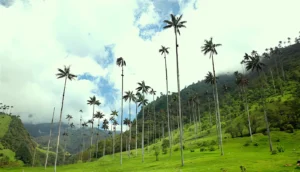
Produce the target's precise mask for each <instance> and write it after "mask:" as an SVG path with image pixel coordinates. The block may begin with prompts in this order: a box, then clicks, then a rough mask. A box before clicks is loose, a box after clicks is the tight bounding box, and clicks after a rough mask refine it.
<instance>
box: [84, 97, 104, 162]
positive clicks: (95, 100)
mask: <svg viewBox="0 0 300 172" xmlns="http://www.w3.org/2000/svg"><path fill="white" fill-rule="evenodd" d="M87 104H88V105H91V106H93V114H92V119H91V120H92V121H90V123H91V122H94V117H95V105H97V106H99V105H100V104H101V103H100V102H99V100H97V99H96V97H95V96H93V97H90V99H89V100H87ZM91 124H92V130H91V148H90V161H91V159H92V146H93V135H94V125H93V123H91Z"/></svg>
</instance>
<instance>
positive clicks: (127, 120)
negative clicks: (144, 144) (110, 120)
mask: <svg viewBox="0 0 300 172" xmlns="http://www.w3.org/2000/svg"><path fill="white" fill-rule="evenodd" d="M123 124H124V125H126V126H127V127H128V128H129V130H130V124H131V121H130V120H129V119H128V118H125V119H124V121H123ZM128 140H129V139H126V143H128V142H129V141H128ZM128 145H130V143H129V144H128ZM128 148H130V146H128ZM127 153H128V157H130V150H129V149H128V152H127Z"/></svg>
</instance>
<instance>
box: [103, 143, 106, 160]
mask: <svg viewBox="0 0 300 172" xmlns="http://www.w3.org/2000/svg"><path fill="white" fill-rule="evenodd" d="M103 144H104V145H103V156H105V146H106V139H104V142H103Z"/></svg>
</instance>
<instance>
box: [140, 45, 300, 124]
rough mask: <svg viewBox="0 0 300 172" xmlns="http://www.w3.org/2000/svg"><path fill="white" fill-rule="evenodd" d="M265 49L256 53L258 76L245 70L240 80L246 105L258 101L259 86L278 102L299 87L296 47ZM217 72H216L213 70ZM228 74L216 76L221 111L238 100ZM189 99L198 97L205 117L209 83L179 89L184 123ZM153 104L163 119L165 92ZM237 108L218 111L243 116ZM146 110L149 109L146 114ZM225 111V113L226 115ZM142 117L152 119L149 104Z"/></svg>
mask: <svg viewBox="0 0 300 172" xmlns="http://www.w3.org/2000/svg"><path fill="white" fill-rule="evenodd" d="M266 50H267V51H266V52H258V55H259V56H260V60H261V62H262V63H263V64H265V66H263V70H262V72H260V73H261V75H260V77H258V76H259V75H258V73H257V72H256V71H255V70H254V71H253V72H252V71H251V69H250V70H248V71H247V70H246V69H245V72H246V74H245V76H244V77H245V78H247V84H248V85H247V90H248V91H247V96H248V98H249V101H250V103H255V102H258V100H259V98H260V96H259V88H260V87H261V85H260V84H261V83H263V84H264V88H266V89H265V90H266V92H265V94H266V96H267V97H276V96H279V97H281V98H282V99H285V98H288V97H291V96H289V95H293V94H295V91H296V88H298V87H299V84H298V82H299V81H300V44H299V43H298V44H293V45H290V46H287V47H284V48H278V49H276V48H268V49H266ZM270 50H271V51H272V52H271V51H270ZM277 50H278V51H277ZM252 53H253V52H252ZM247 54H249V55H251V51H250V52H247ZM244 55H245V54H242V55H241V59H240V61H242V60H243V58H244V57H243V56H244ZM215 60H216V61H217V60H218V59H217V58H216V59H215ZM240 61H239V62H240ZM217 70H218V69H216V71H217ZM181 72H184V70H182V71H181ZM228 72H229V73H228V74H220V75H218V76H217V77H218V79H217V86H218V94H219V100H220V107H221V108H223V107H224V106H228V104H227V103H234V102H235V103H237V102H236V101H233V100H241V88H240V85H237V83H236V75H235V74H234V71H228ZM207 73H208V72H207ZM239 73H244V71H239ZM191 75H192V74H191ZM207 93H208V94H207ZM176 96H177V93H175V92H173V93H171V94H170V95H169V105H170V113H171V115H172V114H173V115H174V116H175V114H174V113H175V112H176V111H177V109H176V108H177V104H176V103H177V101H176ZM193 96H197V97H198V99H199V100H200V101H199V102H200V104H199V108H200V111H201V112H202V113H204V114H206V115H207V113H208V110H209V106H211V107H210V108H211V109H212V108H213V106H214V103H213V101H214V100H213V96H212V85H211V84H210V83H206V82H205V80H201V81H198V82H197V83H193V84H191V85H189V86H188V87H186V88H184V89H182V90H181V107H182V116H183V120H184V121H183V122H184V123H186V122H189V121H190V116H189V104H188V102H189V101H188V100H190V99H191V98H192V97H193ZM286 96H287V97H286ZM267 101H269V102H270V101H274V100H273V99H271V100H269V99H268V98H267ZM154 104H155V111H156V114H157V117H158V118H163V119H166V104H167V103H166V95H165V93H163V94H162V93H160V94H157V99H156V101H154ZM237 106H240V110H239V112H237V111H233V109H231V111H232V112H231V111H230V110H229V109H228V108H227V109H222V111H225V112H226V113H222V114H221V115H223V116H224V115H226V116H229V115H238V114H237V113H243V112H242V109H243V108H244V107H243V106H244V105H243V103H241V102H239V105H237ZM148 108H149V109H150V110H149V113H148ZM227 110H229V111H228V112H227ZM173 112H174V113H173ZM141 117H142V111H140V112H139V113H138V119H141ZM145 118H146V119H151V120H153V119H154V118H153V102H151V103H150V104H148V105H147V106H145ZM204 118H205V117H204ZM206 118H207V116H206Z"/></svg>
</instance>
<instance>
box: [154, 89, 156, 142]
mask: <svg viewBox="0 0 300 172" xmlns="http://www.w3.org/2000/svg"><path fill="white" fill-rule="evenodd" d="M153 115H154V127H153V129H154V143H156V116H155V102H154V94H153Z"/></svg>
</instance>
